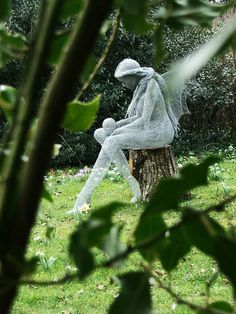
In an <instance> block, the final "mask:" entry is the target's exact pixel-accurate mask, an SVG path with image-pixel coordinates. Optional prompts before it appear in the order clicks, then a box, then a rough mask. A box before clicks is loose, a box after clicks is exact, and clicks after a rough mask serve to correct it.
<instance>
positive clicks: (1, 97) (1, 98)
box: [0, 85, 18, 124]
mask: <svg viewBox="0 0 236 314" xmlns="http://www.w3.org/2000/svg"><path fill="white" fill-rule="evenodd" d="M17 98H18V92H17V90H16V89H15V88H14V87H11V86H8V85H0V109H2V111H3V112H4V115H5V117H6V119H7V121H8V122H9V123H10V124H11V123H12V119H13V111H14V108H15V105H16V102H17Z"/></svg>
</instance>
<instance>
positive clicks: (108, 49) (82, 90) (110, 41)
mask: <svg viewBox="0 0 236 314" xmlns="http://www.w3.org/2000/svg"><path fill="white" fill-rule="evenodd" d="M119 23H120V10H118V12H117V14H116V17H115V22H114V26H113V31H112V34H111V36H110V38H109V40H108V42H107V46H106V48H105V50H104V51H103V54H102V56H101V58H100V60H99V61H98V63H97V64H96V66H95V67H94V70H93V72H92V73H91V74H90V76H89V78H88V80H87V82H85V84H84V85H83V86H82V87H81V89H80V91H79V93H78V95H77V96H76V98H77V99H80V98H81V97H82V96H83V94H84V93H85V92H86V90H87V89H88V87H89V86H90V84H91V82H92V81H93V79H94V78H95V76H96V75H97V73H98V72H99V70H100V69H101V67H102V66H103V64H104V62H105V60H106V59H107V56H108V54H109V52H110V50H111V47H112V44H113V42H114V40H115V37H116V34H117V31H118V29H119Z"/></svg>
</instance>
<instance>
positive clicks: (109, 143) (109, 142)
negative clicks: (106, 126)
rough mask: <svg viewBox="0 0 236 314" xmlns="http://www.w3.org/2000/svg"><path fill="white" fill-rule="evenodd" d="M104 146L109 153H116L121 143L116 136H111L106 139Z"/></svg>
mask: <svg viewBox="0 0 236 314" xmlns="http://www.w3.org/2000/svg"><path fill="white" fill-rule="evenodd" d="M102 147H103V149H104V150H105V151H106V152H107V153H115V152H116V151H118V150H119V143H118V142H117V140H116V139H115V138H114V136H109V137H107V138H106V140H105V141H104V143H103V145H102Z"/></svg>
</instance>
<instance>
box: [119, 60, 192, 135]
mask: <svg viewBox="0 0 236 314" xmlns="http://www.w3.org/2000/svg"><path fill="white" fill-rule="evenodd" d="M170 73H171V72H166V73H164V74H163V75H160V74H158V73H156V72H155V71H154V70H153V69H152V68H150V67H141V66H140V65H139V63H138V62H137V61H135V60H133V59H128V58H126V59H124V60H123V61H121V62H120V63H119V65H118V66H117V68H116V71H115V77H116V78H117V79H119V80H122V77H127V76H129V75H130V76H131V75H132V76H134V75H136V76H139V77H141V81H140V83H139V85H138V86H137V88H136V90H135V91H134V95H133V99H132V102H131V104H130V105H129V107H128V110H127V113H126V116H127V117H131V116H133V115H135V110H136V104H137V101H138V99H139V98H140V97H141V95H142V94H143V93H144V92H145V90H146V87H147V83H148V81H149V80H150V79H151V78H153V79H155V80H156V81H157V83H158V85H159V87H160V90H157V91H156V98H158V97H159V93H160V92H161V93H162V95H163V97H164V100H165V104H166V111H167V113H168V115H169V118H170V120H171V122H172V125H173V128H174V131H175V135H177V134H178V131H179V119H180V118H181V116H182V115H184V114H186V113H189V110H188V107H187V105H186V98H187V88H186V83H185V82H180V83H179V85H178V86H177V87H176V88H175V90H174V91H173V90H172V91H171V90H170V89H169V87H168V84H167V78H168V76H169V75H170Z"/></svg>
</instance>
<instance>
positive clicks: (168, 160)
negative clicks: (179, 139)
mask: <svg viewBox="0 0 236 314" xmlns="http://www.w3.org/2000/svg"><path fill="white" fill-rule="evenodd" d="M129 162H130V171H131V173H132V174H133V176H134V177H135V178H136V179H137V180H138V182H139V184H140V188H141V193H142V199H143V200H144V201H147V200H148V199H149V198H150V196H151V194H152V192H153V191H154V189H155V187H156V185H157V184H158V183H159V181H160V179H161V178H163V177H164V178H169V177H172V176H174V175H176V174H177V173H178V166H177V163H176V160H175V157H174V155H173V152H172V149H171V146H166V147H163V148H157V149H147V150H132V151H130V155H129Z"/></svg>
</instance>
